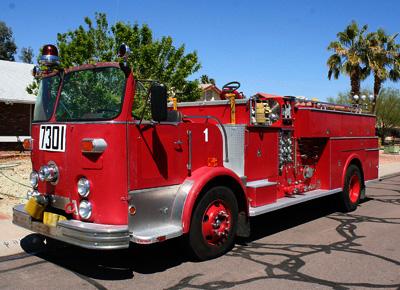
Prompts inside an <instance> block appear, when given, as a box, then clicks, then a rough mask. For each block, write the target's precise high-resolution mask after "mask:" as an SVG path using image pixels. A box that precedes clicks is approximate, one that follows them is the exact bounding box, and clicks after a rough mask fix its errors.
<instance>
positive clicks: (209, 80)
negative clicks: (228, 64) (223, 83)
mask: <svg viewBox="0 0 400 290" xmlns="http://www.w3.org/2000/svg"><path fill="white" fill-rule="evenodd" d="M200 82H201V83H202V84H212V85H214V86H215V80H214V79H212V78H209V77H208V75H202V76H201V77H200Z"/></svg>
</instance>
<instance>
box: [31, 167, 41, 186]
mask: <svg viewBox="0 0 400 290" xmlns="http://www.w3.org/2000/svg"><path fill="white" fill-rule="evenodd" d="M29 181H30V183H31V185H32V187H33V188H37V186H38V181H39V174H38V173H37V172H36V171H32V172H31V174H30V175H29Z"/></svg>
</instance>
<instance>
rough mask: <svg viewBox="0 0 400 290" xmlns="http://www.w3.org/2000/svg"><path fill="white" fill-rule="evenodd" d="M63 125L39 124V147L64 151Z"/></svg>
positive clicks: (64, 130) (64, 129) (64, 131)
mask: <svg viewBox="0 0 400 290" xmlns="http://www.w3.org/2000/svg"><path fill="white" fill-rule="evenodd" d="M65 127H66V126H65V125H41V126H40V137H39V149H40V150H45V151H58V152H64V151H65V133H66V128H65Z"/></svg>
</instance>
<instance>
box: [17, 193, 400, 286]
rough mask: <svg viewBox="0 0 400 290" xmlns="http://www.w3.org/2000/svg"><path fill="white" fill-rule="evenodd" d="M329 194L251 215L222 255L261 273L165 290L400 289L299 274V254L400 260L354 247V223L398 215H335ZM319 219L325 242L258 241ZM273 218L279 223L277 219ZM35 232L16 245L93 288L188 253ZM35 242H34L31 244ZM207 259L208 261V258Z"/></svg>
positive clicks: (182, 259) (168, 264)
mask: <svg viewBox="0 0 400 290" xmlns="http://www.w3.org/2000/svg"><path fill="white" fill-rule="evenodd" d="M396 197H397V198H396ZM370 201H374V202H388V203H392V204H394V205H399V204H400V197H399V196H398V195H396V194H394V195H390V196H388V198H386V197H385V196H384V195H382V196H381V195H379V196H377V197H374V198H368V199H366V200H364V201H363V203H362V204H361V205H360V206H361V207H362V206H363V204H365V203H368V202H370ZM336 204H337V202H336V200H335V196H328V197H325V198H322V199H318V200H314V201H311V202H308V203H305V204H300V205H296V206H293V207H290V208H287V209H282V210H279V211H276V212H272V213H268V214H265V215H263V216H260V217H257V218H254V219H253V220H252V221H251V227H252V234H251V236H250V237H249V238H247V239H239V240H238V241H237V244H236V246H235V248H234V249H233V250H232V251H231V252H229V253H228V254H226V255H228V256H230V257H237V258H238V259H246V260H249V261H252V262H254V263H257V264H259V265H261V266H262V267H264V269H265V274H263V275H261V276H259V277H253V278H251V279H246V280H242V281H234V282H233V281H212V282H208V283H204V284H201V285H199V284H196V283H194V281H193V280H194V279H195V278H196V277H199V276H203V274H201V273H193V274H192V275H189V276H187V277H184V278H182V279H181V280H180V281H179V283H177V284H176V285H175V286H173V287H172V288H171V289H182V288H199V289H221V288H229V287H233V286H240V285H243V286H244V285H245V284H247V283H251V282H254V281H257V280H263V279H284V280H291V281H303V282H307V283H315V284H318V285H325V286H328V287H333V288H336V289H346V288H348V287H356V286H359V287H375V288H376V287H394V288H397V287H400V284H390V283H388V284H372V283H352V282H343V283H338V282H337V281H329V280H324V279H322V278H318V277H314V276H312V275H311V274H305V273H303V272H302V268H303V267H304V266H305V265H306V262H305V258H308V257H309V256H310V255H315V254H319V253H321V254H324V253H325V254H330V253H332V252H333V251H335V252H344V253H353V254H359V255H366V256H370V257H373V258H377V259H381V260H383V261H385V262H387V263H391V264H393V265H395V266H397V267H399V266H400V262H399V261H396V260H393V259H391V258H389V257H385V256H380V255H378V254H374V253H372V252H368V251H367V250H363V249H362V248H361V247H360V246H361V244H360V243H359V239H362V238H363V236H361V235H358V234H357V232H356V230H357V226H358V225H359V224H362V223H382V224H399V225H400V218H377V217H368V216H361V215H358V214H357V212H355V213H354V212H353V213H347V214H346V213H341V212H339V211H338V208H337V206H336ZM321 217H325V218H328V219H331V220H333V221H336V222H337V223H338V226H337V227H336V232H337V233H338V234H339V236H340V238H338V240H337V241H334V242H332V243H329V244H296V243H291V244H279V243H272V244H268V243H265V242H259V241H258V240H259V239H261V238H264V237H266V236H269V235H272V234H275V233H278V232H281V231H284V230H287V229H291V228H293V227H296V226H298V225H301V224H304V223H307V222H310V221H313V220H316V219H319V218H321ZM277 221H279V222H277ZM37 239H38V236H37V235H35V234H33V235H29V236H27V237H25V238H24V239H23V240H22V242H21V246H22V247H23V249H24V250H25V251H26V252H28V253H32V254H34V255H36V256H38V257H40V258H42V259H44V260H46V261H48V262H51V263H53V264H56V265H58V266H60V267H63V268H65V269H67V270H69V271H72V272H73V273H74V274H76V275H77V276H79V277H80V278H82V279H84V280H86V281H87V282H89V283H91V284H92V285H93V286H95V287H96V288H98V289H101V288H102V285H101V284H100V283H98V281H95V280H94V279H100V280H125V279H132V278H134V273H135V272H137V273H141V274H152V273H157V272H162V271H164V270H166V269H169V268H172V267H176V266H178V265H180V264H182V263H186V262H190V261H191V260H190V258H189V256H188V255H187V254H186V253H185V252H184V251H182V249H183V246H182V242H183V239H174V240H170V241H166V242H163V243H160V244H155V245H146V246H140V245H133V246H131V248H130V249H127V250H119V251H93V250H86V249H81V248H78V247H74V246H70V245H62V246H57V247H56V248H54V249H51V248H50V249H49V248H48V247H46V246H44V245H43V243H38V242H37ZM35 240H36V242H35ZM268 256H270V257H276V256H280V257H281V258H282V261H281V262H280V263H278V264H276V263H274V264H273V263H270V262H268V260H269V259H268ZM210 263H212V261H210Z"/></svg>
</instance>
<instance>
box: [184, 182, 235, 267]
mask: <svg viewBox="0 0 400 290" xmlns="http://www.w3.org/2000/svg"><path fill="white" fill-rule="evenodd" d="M237 220H238V204H237V200H236V197H235V195H234V193H233V192H232V190H230V189H229V188H227V187H224V186H217V187H213V188H211V189H210V190H208V191H207V192H206V194H205V195H204V196H203V197H201V199H200V201H199V203H198V204H197V206H196V208H195V210H194V212H193V217H192V221H191V224H190V232H189V246H190V249H191V250H192V252H193V254H194V255H195V257H196V258H197V259H199V260H208V259H213V258H216V257H218V256H221V255H223V254H225V253H226V252H227V251H229V250H230V249H231V248H232V247H233V244H234V240H235V235H236V230H237Z"/></svg>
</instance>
